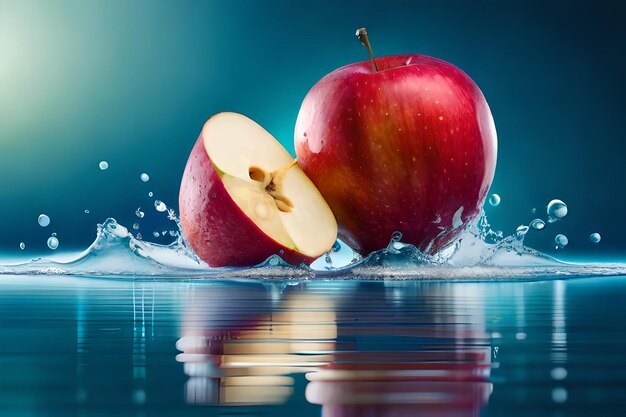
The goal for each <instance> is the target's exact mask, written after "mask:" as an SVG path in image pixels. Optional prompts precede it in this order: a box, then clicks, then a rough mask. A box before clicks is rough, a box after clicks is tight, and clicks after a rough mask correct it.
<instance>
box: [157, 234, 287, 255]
mask: <svg viewBox="0 0 626 417" xmlns="http://www.w3.org/2000/svg"><path fill="white" fill-rule="evenodd" d="M169 233H170V236H172V237H176V236H178V231H176V230H170V232H169ZM283 253H285V251H284V250H281V251H280V254H281V255H282V254H283Z"/></svg>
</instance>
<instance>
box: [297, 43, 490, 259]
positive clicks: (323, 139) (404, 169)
mask: <svg viewBox="0 0 626 417" xmlns="http://www.w3.org/2000/svg"><path fill="white" fill-rule="evenodd" d="M366 46H368V45H366ZM372 61H373V60H372ZM372 61H364V62H359V63H355V64H352V65H348V66H345V67H342V68H339V69H337V70H335V71H333V72H332V73H330V74H328V75H326V76H325V77H324V78H322V79H321V80H320V81H319V82H318V83H317V84H315V85H314V86H313V88H312V89H311V90H310V91H309V93H308V94H307V96H306V97H305V99H304V102H303V103H302V106H301V108H300V112H299V114H298V119H297V122H296V127H295V148H296V154H297V158H298V163H299V165H300V167H301V168H302V169H303V170H304V172H305V173H306V174H307V176H308V177H309V178H310V179H311V180H312V181H313V183H315V185H316V186H317V188H318V189H319V190H320V192H321V193H322V195H323V196H324V198H325V199H326V201H327V202H328V204H329V205H330V207H331V209H332V210H333V213H334V214H335V217H336V219H337V222H338V223H339V237H340V238H341V239H342V240H344V241H345V242H346V243H348V244H349V245H350V246H351V247H352V248H353V249H355V250H357V251H358V252H360V253H361V254H362V255H367V254H368V253H370V252H372V251H374V250H378V249H381V248H384V247H386V246H387V244H388V243H389V239H390V236H391V234H392V233H393V232H395V231H400V232H402V234H403V238H402V242H404V243H410V244H412V245H415V246H416V247H418V248H419V249H420V250H422V251H425V252H428V253H431V254H432V253H436V252H438V251H439V250H441V249H442V248H444V247H445V246H446V245H448V244H449V243H450V242H452V241H453V239H454V238H455V237H456V236H458V234H459V233H460V232H461V230H462V228H463V226H464V225H466V224H467V223H468V222H470V221H472V220H474V219H476V218H477V216H478V215H479V214H480V211H481V208H482V206H483V204H484V201H485V197H486V195H487V192H488V190H489V187H490V185H491V181H492V179H493V176H494V171H495V166H496V153H497V137H496V130H495V125H494V122H493V117H492V115H491V111H490V109H489V106H488V104H487V101H486V100H485V97H484V96H483V94H482V92H481V91H480V89H479V88H478V86H477V85H476V84H475V83H474V82H473V81H472V79H471V78H470V77H469V76H467V75H466V74H465V73H464V72H463V71H461V70H460V69H459V68H457V67H455V66H454V65H452V64H450V63H447V62H445V61H442V60H439V59H436V58H431V57H428V56H424V55H399V56H389V57H382V58H376V59H375V64H373V62H372Z"/></svg>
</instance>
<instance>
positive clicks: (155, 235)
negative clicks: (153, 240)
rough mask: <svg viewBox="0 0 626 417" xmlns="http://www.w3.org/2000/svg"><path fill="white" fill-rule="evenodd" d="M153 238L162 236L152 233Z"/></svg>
mask: <svg viewBox="0 0 626 417" xmlns="http://www.w3.org/2000/svg"><path fill="white" fill-rule="evenodd" d="M152 236H154V237H159V236H160V235H159V232H152Z"/></svg>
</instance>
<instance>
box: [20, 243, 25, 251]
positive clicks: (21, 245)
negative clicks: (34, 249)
mask: <svg viewBox="0 0 626 417" xmlns="http://www.w3.org/2000/svg"><path fill="white" fill-rule="evenodd" d="M20 249H21V250H24V249H26V244H25V243H24V242H20Z"/></svg>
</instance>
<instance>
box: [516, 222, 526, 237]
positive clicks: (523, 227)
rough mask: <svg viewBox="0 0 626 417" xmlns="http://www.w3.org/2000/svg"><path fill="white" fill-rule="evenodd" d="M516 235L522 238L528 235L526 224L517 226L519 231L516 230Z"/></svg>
mask: <svg viewBox="0 0 626 417" xmlns="http://www.w3.org/2000/svg"><path fill="white" fill-rule="evenodd" d="M515 233H517V234H518V235H522V236H523V235H525V234H526V233H528V226H526V225H525V224H522V225H520V226H517V229H515Z"/></svg>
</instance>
